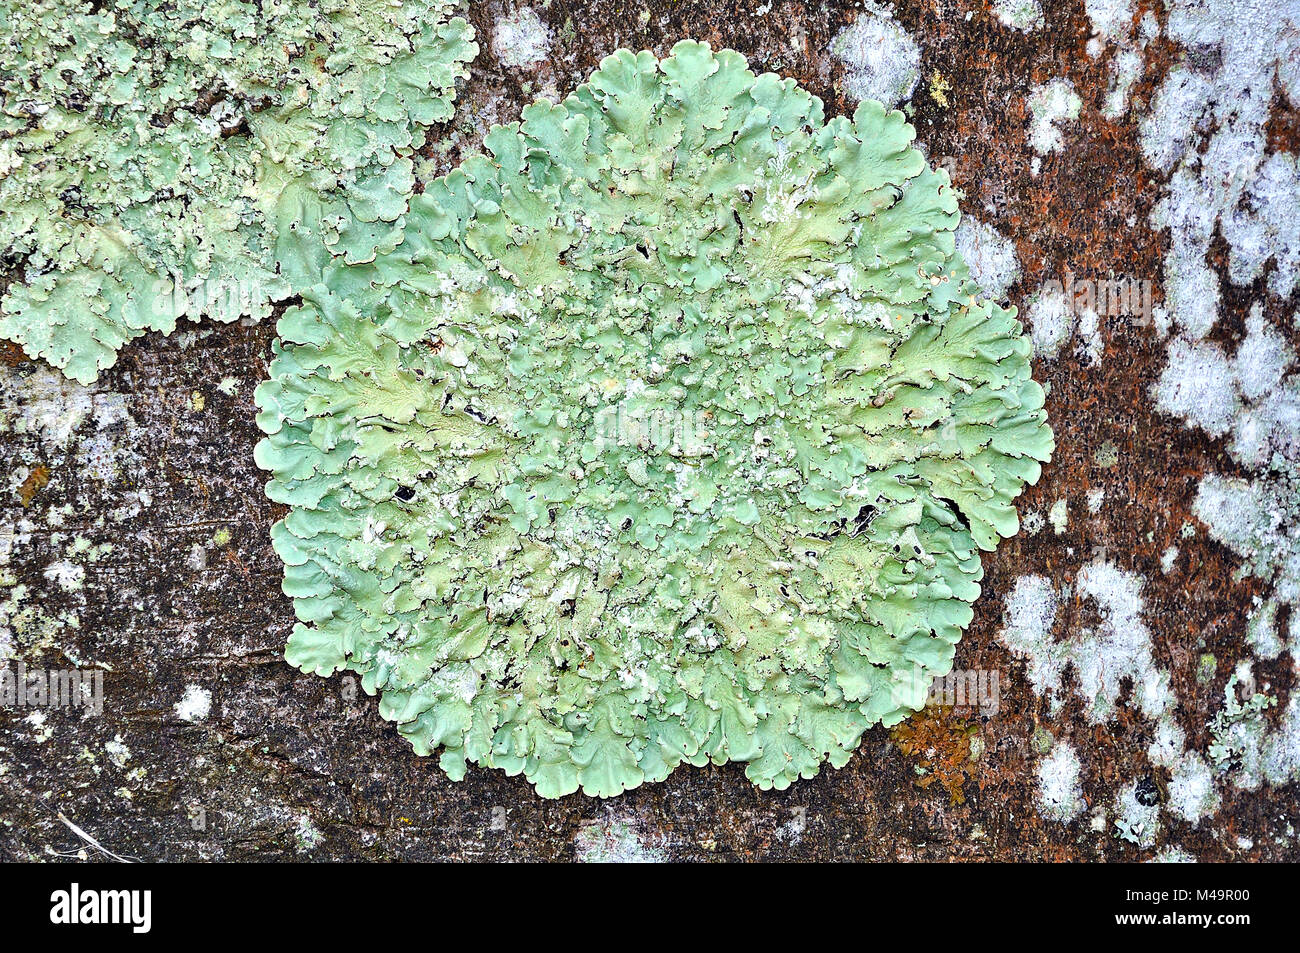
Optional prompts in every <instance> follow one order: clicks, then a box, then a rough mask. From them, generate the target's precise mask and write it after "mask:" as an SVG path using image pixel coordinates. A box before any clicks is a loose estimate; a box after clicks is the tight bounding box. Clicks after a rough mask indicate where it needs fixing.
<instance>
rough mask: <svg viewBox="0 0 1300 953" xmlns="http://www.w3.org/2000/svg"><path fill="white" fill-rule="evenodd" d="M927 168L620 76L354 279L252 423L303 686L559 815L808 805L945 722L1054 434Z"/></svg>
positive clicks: (873, 132) (876, 108)
mask: <svg viewBox="0 0 1300 953" xmlns="http://www.w3.org/2000/svg"><path fill="white" fill-rule="evenodd" d="M912 138H913V131H912V129H911V128H910V127H909V126H908V125H907V123H906V122H905V121H904V119H903V116H902V115H901V114H900V113H898V112H886V111H885V109H884V108H883V107H882V106H881V105H880V104H879V103H876V102H864V103H863V104H862V105H861V107H859V109H858V110H857V112H856V113H855V115H854V117H853V119H852V120H849V119H846V118H835V119H831V120H830V121H826V120H825V119H824V117H823V114H822V105H821V103H820V102H819V101H818V100H817V99H816V98H814V97H813V96H811V95H809V94H808V93H807V92H805V91H804V90H802V89H800V88H799V87H798V86H797V85H795V83H794V82H793V81H790V80H782V79H779V78H778V77H776V76H773V75H770V74H769V75H763V76H755V75H754V74H753V73H751V72H750V71H749V70H748V69H746V67H745V61H744V59H743V58H742V57H741V56H740V55H739V54H736V53H734V52H731V51H722V52H720V53H717V54H715V53H713V52H711V51H710V50H709V48H708V47H707V46H704V45H702V44H698V43H682V44H679V45H678V46H677V47H676V48H675V49H674V50H673V55H672V56H671V57H669V58H668V59H666V60H663V61H657V60H656V59H655V58H654V57H653V56H651V55H650V54H649V53H640V54H633V53H630V52H627V51H623V52H619V53H617V54H615V55H613V56H611V57H609V58H608V59H607V60H605V62H604V63H603V64H602V66H601V68H600V69H599V70H598V71H597V72H596V73H595V74H594V75H593V76H592V77H591V80H590V82H588V83H587V84H586V85H584V86H582V87H580V88H578V89H577V90H576V91H574V93H573V94H572V95H571V96H569V97H568V98H567V99H566V100H565V101H564V102H563V103H561V104H559V105H553V104H550V103H536V104H534V105H532V106H530V107H528V108H527V109H526V110H525V111H524V114H523V121H522V122H521V123H518V124H513V125H510V126H505V127H498V128H495V129H493V130H492V131H491V133H490V134H489V135H488V136H487V138H486V148H487V154H486V155H484V156H478V157H475V158H471V159H469V160H468V161H466V162H465V163H464V165H463V166H462V167H461V168H459V169H457V170H455V171H454V172H452V173H451V174H450V175H448V176H446V177H445V178H442V179H439V180H436V181H434V182H432V183H429V185H428V187H427V188H426V189H425V191H424V193H423V195H421V196H417V197H416V198H415V199H414V200H413V202H412V207H411V210H410V212H409V214H408V216H407V218H408V221H407V224H406V228H405V238H404V240H403V241H402V243H401V244H400V245H398V246H397V247H396V249H395V250H393V251H392V252H390V253H387V254H381V255H378V256H374V257H373V260H370V261H368V262H364V263H358V264H351V265H349V264H345V263H344V262H345V261H346V260H347V256H340V257H336V258H335V259H334V263H333V264H331V265H330V266H329V268H328V270H327V272H326V279H325V281H324V282H323V283H322V284H321V285H319V286H318V287H316V288H315V289H313V290H312V291H310V292H309V293H307V294H306V295H304V298H303V304H302V306H301V307H299V308H296V309H294V310H292V311H291V312H289V313H287V314H286V315H285V316H284V317H283V319H282V320H281V321H280V325H279V332H280V338H281V340H280V341H279V342H278V343H277V344H276V347H275V351H276V357H275V360H274V362H273V364H272V368H271V379H270V380H269V381H267V382H266V383H264V384H263V385H262V386H261V387H260V388H259V390H258V395H257V398H258V402H259V405H260V407H261V408H262V413H261V415H260V417H259V422H260V424H261V426H262V427H263V429H264V430H265V431H266V433H267V435H268V436H267V438H266V439H265V440H264V441H263V442H262V443H261V445H260V446H259V448H258V454H257V455H258V461H259V462H260V464H261V465H262V466H263V467H265V468H267V469H269V470H270V471H271V472H272V473H273V474H274V479H272V481H271V482H270V484H269V486H268V492H269V494H270V496H271V497H272V498H273V499H274V500H276V501H279V502H281V503H283V504H286V505H287V506H288V507H289V511H288V515H287V516H286V517H285V518H284V520H283V521H282V522H280V523H278V524H277V525H276V526H275V528H274V530H273V536H274V542H275V548H276V551H277V552H278V553H279V554H280V555H281V556H282V557H283V559H284V562H285V564H286V571H285V583H284V589H285V592H286V593H288V594H289V595H291V596H292V597H293V598H294V600H295V605H296V609H297V614H298V618H299V619H300V620H301V621H300V624H299V625H298V626H297V627H296V628H295V629H294V632H293V635H292V636H291V638H290V640H289V644H288V648H287V650H286V656H287V658H288V659H289V661H291V662H292V663H293V664H294V665H296V666H298V667H300V668H301V669H302V670H303V671H307V672H318V673H320V674H322V675H328V674H330V673H332V672H335V671H337V670H340V669H349V670H351V671H353V672H356V673H358V674H359V675H360V676H361V679H362V684H363V685H364V687H365V688H366V690H367V691H369V692H377V693H379V694H380V695H381V702H380V708H381V711H382V713H383V715H384V717H385V718H388V719H390V720H392V721H394V722H396V723H397V725H398V729H399V730H400V731H401V732H402V733H403V734H404V735H406V737H407V738H409V739H410V741H411V743H412V744H413V745H414V746H415V749H416V750H417V751H418V752H420V753H421V754H426V753H431V752H433V751H434V750H440V751H441V756H440V763H441V764H442V766H443V767H444V768H445V769H446V771H447V773H448V774H449V775H451V776H452V777H453V778H460V777H463V775H464V774H465V770H466V764H467V762H471V761H472V762H474V763H476V764H480V765H486V766H491V767H496V768H501V769H503V770H505V771H507V772H508V773H510V774H520V773H522V774H523V775H525V776H526V777H527V778H528V779H529V780H530V781H531V782H532V783H533V784H535V785H536V787H537V790H538V792H539V793H541V794H542V795H544V796H547V797H558V796H561V795H564V794H568V793H570V792H573V791H575V790H578V789H579V788H581V789H582V790H583V791H585V792H587V793H588V794H592V795H599V796H603V797H608V796H612V795H616V794H618V793H620V792H621V791H624V790H626V789H628V788H632V787H635V786H637V785H638V784H641V783H643V782H646V781H659V780H663V779H664V778H666V777H667V776H668V774H669V773H670V772H671V771H672V770H673V769H674V768H675V767H677V766H678V765H679V764H681V763H683V762H688V763H690V764H694V765H704V764H706V763H709V762H712V763H714V764H722V763H724V762H727V761H740V762H744V763H745V771H746V774H747V775H748V776H749V778H750V779H752V780H753V782H754V783H755V784H757V785H759V786H760V787H763V788H771V787H776V788H784V787H786V786H787V785H789V784H790V783H791V782H792V781H793V780H795V779H796V778H798V777H801V776H802V777H810V776H812V775H813V774H815V773H816V772H817V770H818V768H819V767H820V765H821V763H822V762H823V761H829V762H830V763H831V764H833V765H835V766H841V765H843V764H845V763H846V762H847V761H848V760H849V758H850V756H851V754H852V752H853V751H854V750H855V749H856V747H857V745H858V742H859V740H860V738H861V736H862V733H863V731H864V730H865V729H866V728H867V727H869V726H870V725H873V724H875V723H878V722H884V723H885V724H893V723H896V722H898V721H899V720H901V719H902V718H904V717H906V715H907V714H908V713H909V712H910V711H912V710H915V709H917V708H919V707H920V706H921V705H922V704H923V703H924V700H925V697H926V692H927V689H928V686H929V683H930V681H931V679H932V678H933V677H934V676H936V675H939V674H943V673H946V672H947V671H948V670H949V669H950V667H951V665H952V659H953V652H954V645H955V644H956V643H957V641H958V640H959V639H960V637H961V633H962V630H963V628H964V627H965V626H966V625H967V624H968V623H969V622H970V619H971V615H972V612H971V603H972V602H973V601H974V600H975V599H976V597H977V596H978V595H979V585H978V582H979V579H980V576H981V567H980V552H979V551H980V550H981V549H992V548H993V546H994V545H995V544H996V542H997V540H998V539H999V538H1000V537H1003V536H1007V535H1010V534H1011V533H1014V532H1015V531H1016V529H1017V520H1016V513H1015V509H1014V506H1013V501H1014V499H1015V497H1016V496H1017V495H1018V494H1019V493H1020V491H1021V490H1022V488H1023V486H1024V484H1025V483H1026V482H1032V481H1034V480H1036V479H1037V478H1038V475H1039V469H1040V463H1041V462H1042V461H1045V460H1047V459H1048V457H1049V455H1050V453H1051V450H1052V437H1051V432H1050V430H1049V429H1048V427H1047V425H1046V422H1045V415H1044V412H1043V392H1042V390H1041V388H1039V386H1038V385H1037V384H1036V383H1034V381H1033V380H1032V379H1031V378H1030V371H1029V363H1028V359H1027V357H1028V352H1029V346H1028V342H1027V341H1026V340H1025V339H1024V338H1023V337H1022V336H1021V333H1020V326H1019V324H1018V323H1017V322H1016V321H1015V317H1014V313H1013V312H1010V311H1007V310H1004V309H1003V308H1000V307H998V306H997V305H996V304H994V303H992V302H988V301H979V300H977V297H976V288H975V286H974V285H973V284H972V282H971V280H970V277H969V275H968V272H967V270H966V267H965V266H964V265H963V264H962V263H961V261H960V260H959V259H958V258H957V257H955V255H954V250H953V236H952V230H953V228H954V227H955V225H956V223H957V218H958V215H957V205H956V201H955V199H954V197H953V195H952V192H951V190H950V188H949V185H948V180H947V177H946V176H945V175H944V174H943V173H942V172H935V171H930V170H928V169H927V168H926V165H925V162H924V161H923V159H922V157H921V156H920V154H919V153H918V152H916V151H915V150H913V149H912V148H911V146H910V144H911V141H912ZM358 257H361V256H358Z"/></svg>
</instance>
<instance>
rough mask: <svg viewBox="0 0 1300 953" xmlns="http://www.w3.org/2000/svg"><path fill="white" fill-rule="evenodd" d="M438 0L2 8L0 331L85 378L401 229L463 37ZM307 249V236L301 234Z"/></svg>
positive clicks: (443, 0)
mask: <svg viewBox="0 0 1300 953" xmlns="http://www.w3.org/2000/svg"><path fill="white" fill-rule="evenodd" d="M451 8H452V3H451V0H401V2H392V3H382V4H380V3H370V2H366V0H322V2H320V3H312V4H307V3H287V2H283V0H266V2H240V0H217V2H198V0H172V2H167V3H162V2H158V0H116V2H110V3H95V4H91V3H88V2H78V0H0V208H2V209H4V214H3V216H0V256H2V258H0V261H3V262H4V264H5V266H6V267H5V269H4V270H5V273H7V275H8V277H9V284H8V288H7V289H5V292H4V297H3V301H0V336H3V337H7V338H10V339H12V340H14V341H16V342H17V343H19V344H21V345H22V347H23V348H24V350H26V351H27V353H28V354H30V355H31V356H33V357H43V358H45V359H46V360H48V361H49V362H50V363H51V364H53V365H55V366H56V367H59V368H61V369H63V371H64V372H65V373H66V374H67V375H68V376H69V377H72V378H75V379H77V380H79V381H82V382H89V381H91V380H94V379H95V377H96V376H97V375H98V374H99V372H100V370H102V369H103V368H105V367H107V366H109V365H111V364H112V363H113V362H114V361H115V359H116V353H117V351H118V349H119V348H121V347H122V346H123V345H124V344H125V343H126V342H127V341H129V340H130V339H132V338H134V337H137V336H139V335H140V334H143V333H144V332H145V331H148V330H162V331H165V332H170V331H171V330H172V329H173V328H174V327H175V324H176V321H177V319H178V318H180V317H182V316H184V317H189V318H197V317H200V316H205V315H206V316H211V317H215V318H218V319H222V320H226V321H230V320H234V319H235V318H238V317H239V316H241V315H252V316H263V315H265V314H267V313H269V307H268V302H271V301H274V300H277V299H281V298H284V297H286V296H288V295H290V294H292V293H293V292H294V290H295V286H296V283H297V282H298V280H299V279H300V278H301V277H302V275H304V274H307V275H315V274H317V273H318V269H317V266H318V265H319V261H318V259H319V257H320V256H321V255H322V254H325V253H326V252H325V251H324V250H325V249H328V248H330V247H331V246H336V247H341V248H346V249H347V251H348V253H349V254H351V255H353V256H363V255H366V254H369V255H372V256H373V255H374V254H377V253H378V252H379V251H381V250H387V249H389V248H391V247H392V246H394V245H395V244H396V243H397V242H398V241H399V240H400V238H401V229H402V216H403V213H404V212H405V211H406V204H407V200H408V198H409V195H410V193H411V191H412V189H413V187H414V177H413V174H412V165H411V159H410V155H411V153H412V152H413V148H416V147H419V145H420V144H421V143H422V141H423V129H424V127H427V126H429V125H430V124H432V123H435V122H439V121H442V120H445V119H447V118H449V117H450V115H451V102H452V97H453V94H454V90H455V83H456V80H457V78H458V77H462V76H464V75H465V71H464V66H463V64H464V63H465V62H466V61H467V60H468V59H470V58H471V57H473V55H474V54H475V53H476V52H477V48H476V47H475V45H474V44H473V42H472V41H471V38H472V35H473V32H472V30H471V29H470V27H469V26H468V24H466V23H465V21H464V20H462V19H458V18H457V19H452V18H451V17H450V13H451ZM304 239H305V240H304Z"/></svg>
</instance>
